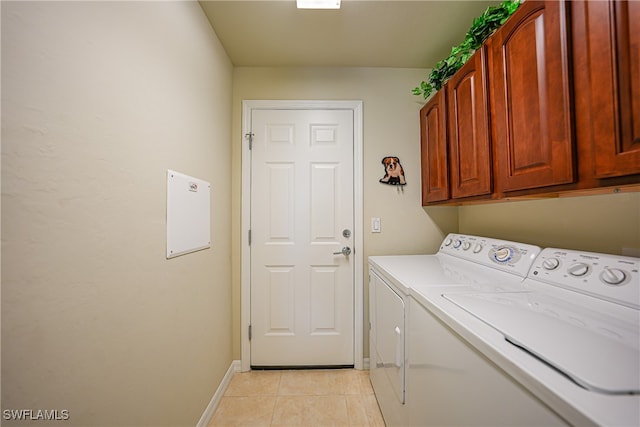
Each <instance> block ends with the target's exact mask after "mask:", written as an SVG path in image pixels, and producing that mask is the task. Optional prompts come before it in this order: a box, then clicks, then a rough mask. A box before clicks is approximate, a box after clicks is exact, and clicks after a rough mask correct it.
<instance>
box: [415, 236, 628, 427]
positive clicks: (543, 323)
mask: <svg viewBox="0 0 640 427" xmlns="http://www.w3.org/2000/svg"><path fill="white" fill-rule="evenodd" d="M523 285H524V287H525V288H526V292H514V293H493V292H485V293H481V292H462V293H454V292H448V291H447V290H446V289H445V290H444V292H433V291H432V290H431V289H426V288H424V289H423V290H422V297H421V298H420V300H421V302H422V303H423V306H424V307H426V308H427V309H429V310H430V314H431V315H433V316H435V317H437V318H438V319H437V321H438V322H440V323H441V324H443V325H445V327H447V328H450V329H452V330H453V331H454V332H450V333H449V334H448V339H449V340H452V341H457V344H458V345H460V343H463V344H464V345H466V346H467V347H473V348H474V351H476V352H477V353H478V354H480V355H481V356H482V357H484V358H485V359H487V360H488V361H489V363H491V364H495V365H497V366H499V367H500V369H499V370H498V372H495V373H494V374H493V375H492V376H490V377H488V378H491V381H492V382H493V381H496V382H498V381H511V382H513V383H515V384H516V385H517V387H518V388H519V389H522V390H524V391H525V392H527V393H529V394H530V395H533V396H534V397H535V400H537V402H536V403H538V404H542V405H543V406H546V407H548V408H550V409H551V410H552V411H553V412H554V413H555V414H557V416H558V417H559V418H561V420H562V421H563V422H565V423H567V424H570V425H580V426H582V425H603V426H638V425H640V259H638V258H630V257H622V256H614V255H606V254H597V253H589V252H580V251H573V250H567V249H557V248H547V249H544V250H543V251H542V252H541V254H540V255H539V256H538V258H537V259H536V261H535V263H534V265H533V266H532V268H531V270H530V272H529V274H528V277H527V279H526V280H525V281H524V283H523ZM434 313H435V314H434ZM424 336H425V337H426V333H425V334H424ZM460 338H462V339H460ZM431 343H434V341H433V340H431ZM437 345H438V346H440V345H441V341H440V340H439V341H438V342H437ZM454 353H455V354H459V352H458V350H457V349H455V348H454V347H450V348H448V349H446V350H443V354H448V355H452V354H454ZM427 363H430V361H429V360H427ZM446 367H447V368H451V365H447V366H446ZM486 381H487V380H485V384H484V385H483V387H482V388H484V389H486V390H487V394H490V395H492V396H496V398H498V397H497V395H496V394H495V393H494V391H493V390H491V389H490V388H489V387H487V386H486V384H487V382H486ZM469 386H470V382H467V383H466V384H461V387H460V388H461V389H462V387H466V388H468V387H469ZM440 391H441V390H438V391H437V392H438V393H439V392H440ZM459 398H460V395H457V396H456V399H459ZM489 400H491V401H494V399H489ZM493 404H494V406H495V407H504V406H505V405H504V401H495V402H493ZM488 405H490V404H488ZM487 407H489V406H487ZM532 407H533V404H532ZM422 425H425V424H422Z"/></svg>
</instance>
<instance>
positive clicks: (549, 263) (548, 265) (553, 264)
mask: <svg viewBox="0 0 640 427" xmlns="http://www.w3.org/2000/svg"><path fill="white" fill-rule="evenodd" d="M559 265H560V260H559V259H558V258H547V259H545V260H544V261H543V262H542V267H543V268H544V269H545V270H555V269H556V268H558V266H559Z"/></svg>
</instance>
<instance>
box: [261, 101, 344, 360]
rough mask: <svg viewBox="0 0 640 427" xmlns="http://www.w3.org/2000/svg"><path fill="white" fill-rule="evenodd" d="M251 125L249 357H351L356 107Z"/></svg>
mask: <svg viewBox="0 0 640 427" xmlns="http://www.w3.org/2000/svg"><path fill="white" fill-rule="evenodd" d="M251 123H252V130H251V131H252V133H253V134H254V135H253V148H252V150H251V330H252V338H251V365H252V366H314V365H315V366H318V365H327V366H328V365H353V364H354V342H353V338H354V268H353V262H352V256H348V255H343V254H342V253H339V252H340V251H341V250H342V248H344V247H349V248H351V249H352V250H353V244H352V242H353V241H354V240H353V225H354V194H353V193H354V191H353V140H354V134H353V111H352V110H253V112H252V116H251ZM344 230H348V231H349V232H350V233H351V235H350V236H348V237H345V234H344V233H343V232H344ZM336 252H338V254H335V253H336Z"/></svg>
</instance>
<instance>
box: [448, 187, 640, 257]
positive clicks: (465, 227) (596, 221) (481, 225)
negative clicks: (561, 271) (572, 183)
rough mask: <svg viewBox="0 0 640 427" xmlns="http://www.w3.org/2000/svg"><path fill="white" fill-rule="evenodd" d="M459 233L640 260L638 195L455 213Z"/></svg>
mask: <svg viewBox="0 0 640 427" xmlns="http://www.w3.org/2000/svg"><path fill="white" fill-rule="evenodd" d="M459 209H460V212H459V215H460V232H461V233H469V234H480V235H484V236H491V237H496V238H501V239H508V240H515V241H522V242H528V243H532V244H535V245H539V246H542V247H560V248H569V249H578V250H584V251H591V252H603V253H612V254H618V255H620V254H628V255H632V256H640V193H619V194H609V195H599V196H586V197H566V198H559V199H549V200H530V201H520V202H505V203H497V204H488V205H478V206H465V207H460V208H459Z"/></svg>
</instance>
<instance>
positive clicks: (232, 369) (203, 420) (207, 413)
mask: <svg viewBox="0 0 640 427" xmlns="http://www.w3.org/2000/svg"><path fill="white" fill-rule="evenodd" d="M236 372H240V361H239V360H234V361H232V362H231V365H229V369H227V373H226V374H225V375H224V377H223V378H222V381H220V385H219V386H218V389H217V390H216V392H215V393H214V394H213V397H212V398H211V401H210V402H209V404H208V405H207V408H206V409H205V410H204V413H203V414H202V416H201V417H200V421H198V424H196V427H207V425H208V424H209V422H211V419H212V418H213V413H214V412H216V409H217V408H218V405H219V404H220V400H221V399H222V396H224V392H225V391H227V387H229V383H230V382H231V378H233V376H234V375H235V373H236Z"/></svg>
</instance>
